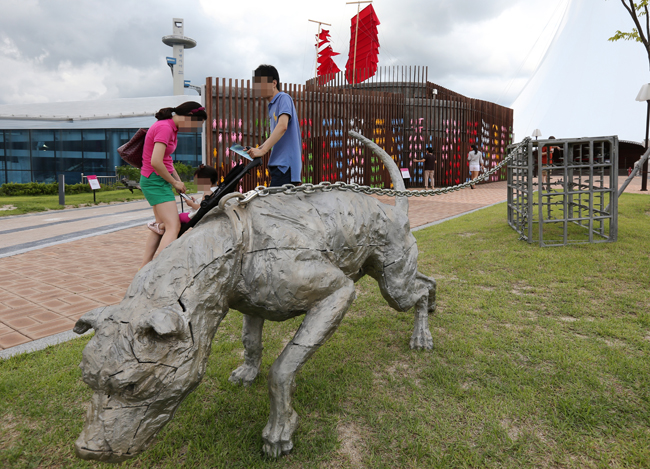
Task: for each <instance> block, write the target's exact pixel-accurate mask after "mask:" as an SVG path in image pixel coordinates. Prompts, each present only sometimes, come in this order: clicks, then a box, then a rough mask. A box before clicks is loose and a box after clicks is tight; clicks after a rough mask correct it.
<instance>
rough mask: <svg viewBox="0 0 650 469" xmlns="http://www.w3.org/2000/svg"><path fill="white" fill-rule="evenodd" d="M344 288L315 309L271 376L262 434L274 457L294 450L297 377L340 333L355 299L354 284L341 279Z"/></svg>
mask: <svg viewBox="0 0 650 469" xmlns="http://www.w3.org/2000/svg"><path fill="white" fill-rule="evenodd" d="M341 280H342V281H341V283H342V284H343V286H342V287H341V288H339V289H338V290H336V291H335V292H334V293H332V294H331V295H330V296H328V297H327V298H325V299H324V300H322V301H320V302H318V303H317V304H316V305H315V306H314V307H312V308H311V309H310V310H309V311H308V312H307V314H306V315H305V319H304V320H303V322H302V324H301V325H300V328H299V329H298V331H297V332H296V335H295V336H294V338H293V340H292V341H291V342H289V344H287V346H286V347H285V348H284V350H283V351H282V354H280V356H279V357H278V359H277V360H276V361H275V363H273V366H272V367H271V370H270V372H269V394H270V398H271V415H270V416H269V422H268V423H267V424H266V427H265V428H264V431H263V432H262V439H263V440H264V452H265V453H266V454H267V455H268V456H271V457H278V456H280V455H281V454H287V453H289V452H290V451H291V449H292V448H293V442H292V441H291V437H292V435H293V433H294V431H295V430H296V428H298V414H297V413H296V411H295V410H294V409H293V407H292V406H291V398H292V396H293V392H294V391H295V388H296V383H295V378H296V373H297V372H298V371H299V370H300V368H301V367H302V366H303V365H304V364H305V362H306V361H307V360H308V359H309V357H311V356H312V355H313V354H314V352H316V350H318V348H319V347H320V346H321V345H322V344H324V343H325V341H326V340H327V339H328V338H329V337H330V336H331V335H332V334H333V333H334V332H335V331H336V329H337V328H338V326H339V324H340V323H341V320H342V319H343V316H345V313H346V311H347V310H348V308H349V307H350V305H351V304H352V301H353V300H354V298H355V293H354V283H353V282H352V281H351V280H350V279H347V278H345V279H344V280H343V279H341Z"/></svg>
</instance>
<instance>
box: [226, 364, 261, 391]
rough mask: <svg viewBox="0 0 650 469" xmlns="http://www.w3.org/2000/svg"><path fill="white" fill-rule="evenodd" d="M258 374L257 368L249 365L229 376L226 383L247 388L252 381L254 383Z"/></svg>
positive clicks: (241, 367)
mask: <svg viewBox="0 0 650 469" xmlns="http://www.w3.org/2000/svg"><path fill="white" fill-rule="evenodd" d="M259 372H260V370H259V368H256V367H254V366H250V365H242V366H240V367H239V368H237V369H236V370H235V371H233V372H232V373H231V374H230V378H228V381H230V382H231V383H233V384H241V385H243V386H249V385H250V384H251V383H252V382H253V381H255V378H257V374H258V373H259Z"/></svg>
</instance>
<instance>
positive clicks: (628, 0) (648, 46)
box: [608, 0, 650, 66]
mask: <svg viewBox="0 0 650 469" xmlns="http://www.w3.org/2000/svg"><path fill="white" fill-rule="evenodd" d="M621 3H622V4H623V7H624V8H625V9H626V10H627V12H628V13H629V14H630V16H631V17H632V21H634V25H635V26H636V27H635V28H632V32H629V33H625V32H622V31H616V34H614V35H613V36H612V37H610V38H609V39H608V40H609V41H611V42H616V41H620V40H623V41H636V42H641V43H643V46H644V47H645V50H646V54H648V65H649V66H650V43H649V42H648V39H649V38H650V15H648V0H641V1H640V2H634V1H632V0H621ZM644 16H645V18H643V17H644ZM644 19H645V21H644V23H645V25H642V24H641V21H642V20H644ZM644 26H645V27H644Z"/></svg>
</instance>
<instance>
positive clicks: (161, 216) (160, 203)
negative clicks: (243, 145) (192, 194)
mask: <svg viewBox="0 0 650 469" xmlns="http://www.w3.org/2000/svg"><path fill="white" fill-rule="evenodd" d="M207 117H208V115H207V114H206V112H205V108H204V107H203V106H201V105H200V104H199V103H197V102H194V101H188V102H186V103H183V104H181V105H180V106H178V107H175V108H164V109H161V110H160V111H158V112H157V113H156V119H158V122H156V123H155V124H154V125H152V126H151V127H150V128H149V130H148V131H147V136H146V137H145V139H144V148H143V150H142V169H141V170H140V187H141V188H142V193H143V194H144V196H145V198H146V199H147V202H149V205H151V206H152V207H153V213H154V215H155V217H156V221H155V222H154V223H151V224H150V225H149V228H150V229H151V233H149V237H148V238H147V244H146V246H145V252H144V259H143V260H142V266H141V267H140V268H142V267H144V266H145V265H146V264H148V263H149V262H151V260H152V259H153V257H154V255H155V254H156V251H157V250H158V248H160V250H163V249H164V248H166V247H167V245H168V244H169V243H171V242H172V241H174V240H175V239H176V238H177V237H178V231H179V230H180V226H181V225H180V221H179V219H178V209H177V208H176V196H175V195H174V191H173V189H176V190H177V191H178V192H185V190H186V189H185V184H183V182H181V178H180V177H179V176H178V173H177V172H176V170H174V162H173V160H172V157H171V154H172V153H173V152H174V150H176V143H177V134H178V132H179V131H181V132H183V131H185V132H195V131H196V129H198V128H200V127H201V126H202V125H203V121H204V120H205V119H207ZM161 223H163V224H164V227H165V229H164V230H163V229H160V224H161Z"/></svg>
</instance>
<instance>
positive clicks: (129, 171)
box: [117, 161, 195, 181]
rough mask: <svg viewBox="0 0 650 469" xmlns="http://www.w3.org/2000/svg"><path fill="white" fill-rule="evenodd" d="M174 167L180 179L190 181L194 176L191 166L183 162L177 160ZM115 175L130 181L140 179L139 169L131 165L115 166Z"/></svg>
mask: <svg viewBox="0 0 650 469" xmlns="http://www.w3.org/2000/svg"><path fill="white" fill-rule="evenodd" d="M174 169H175V170H176V172H177V173H178V175H179V176H180V178H181V181H191V180H192V178H193V177H194V171H195V169H194V168H192V167H191V166H188V165H186V164H184V163H181V162H179V161H177V162H176V163H174ZM117 175H118V177H119V178H120V179H121V178H123V177H125V178H127V179H130V180H132V181H139V180H140V170H139V169H138V168H134V167H133V166H131V165H128V164H125V165H122V166H118V167H117Z"/></svg>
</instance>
